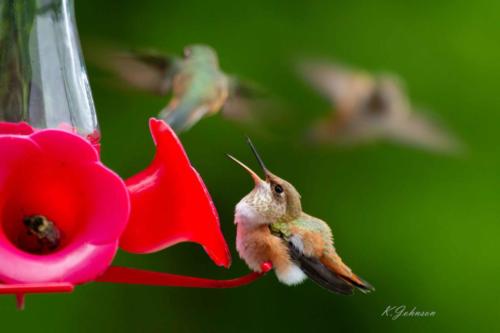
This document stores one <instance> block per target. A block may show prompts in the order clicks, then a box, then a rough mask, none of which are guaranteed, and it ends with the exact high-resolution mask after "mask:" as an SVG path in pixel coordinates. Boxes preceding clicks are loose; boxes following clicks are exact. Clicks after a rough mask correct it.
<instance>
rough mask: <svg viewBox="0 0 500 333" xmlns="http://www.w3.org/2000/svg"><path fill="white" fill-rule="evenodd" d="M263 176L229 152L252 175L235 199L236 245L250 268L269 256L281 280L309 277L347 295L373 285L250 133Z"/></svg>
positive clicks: (290, 281) (292, 282) (256, 268)
mask: <svg viewBox="0 0 500 333" xmlns="http://www.w3.org/2000/svg"><path fill="white" fill-rule="evenodd" d="M248 143H249V145H250V147H251V148H252V151H253V153H254V154H255V157H256V158H257V161H258V162H259V164H260V167H261V168H262V170H263V171H264V174H265V179H264V180H263V179H261V178H260V177H259V176H258V175H257V174H256V173H255V172H254V171H252V170H251V169H250V168H249V167H247V166H246V165H245V164H243V163H242V162H240V161H239V160H237V159H236V158H234V157H232V156H231V155H228V156H229V157H230V158H231V159H232V160H234V161H235V162H236V163H238V164H239V165H240V166H241V167H243V168H244V169H245V170H246V171H247V172H248V173H249V174H250V176H251V177H252V179H253V181H254V183H255V187H254V189H253V190H252V191H251V192H250V193H249V194H248V195H247V196H245V197H244V198H243V199H242V200H241V201H240V202H239V203H238V204H237V205H236V211H235V224H236V228H237V238H236V248H237V250H238V253H239V255H240V257H241V258H242V259H243V260H244V261H245V262H246V263H247V265H248V266H249V267H250V269H252V270H253V271H256V272H260V267H261V265H262V264H263V263H264V262H267V261H270V262H272V264H273V267H274V269H275V273H276V276H277V278H278V280H279V281H281V282H282V283H284V284H286V285H295V284H299V283H301V282H302V281H304V280H305V279H306V277H309V278H310V279H311V280H313V281H314V282H316V283H318V284H319V285H320V286H322V287H324V288H326V289H328V290H329V291H332V292H336V293H339V294H343V295H350V294H352V293H353V290H354V288H357V289H359V290H361V291H362V292H365V293H366V292H370V291H373V290H374V288H373V287H372V286H371V285H370V284H369V283H368V282H366V281H364V280H363V279H361V278H360V277H358V276H357V275H356V274H354V273H353V272H352V271H351V269H350V268H349V267H348V266H347V265H345V264H344V263H343V262H342V259H341V258H340V257H339V255H338V254H337V252H336V250H335V247H334V245H333V236H332V232H331V230H330V227H329V226H328V224H326V223H325V222H323V221H322V220H320V219H317V218H315V217H313V216H310V215H308V214H306V213H304V212H303V211H302V206H301V197H300V194H299V193H298V192H297V190H296V189H295V187H293V185H292V184H290V183H289V182H287V181H286V180H284V179H281V178H279V177H278V176H276V175H274V174H273V173H271V172H270V171H269V170H268V169H267V168H266V167H265V165H264V163H263V161H262V159H261V158H260V156H259V154H258V153H257V150H256V149H255V147H254V146H253V144H252V142H251V141H250V139H248Z"/></svg>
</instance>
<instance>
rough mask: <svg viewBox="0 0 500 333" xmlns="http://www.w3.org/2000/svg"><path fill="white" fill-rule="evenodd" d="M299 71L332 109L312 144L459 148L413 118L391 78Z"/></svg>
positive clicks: (337, 69) (318, 67) (325, 68)
mask: <svg viewBox="0 0 500 333" xmlns="http://www.w3.org/2000/svg"><path fill="white" fill-rule="evenodd" d="M300 70H301V72H302V74H303V75H304V77H305V78H306V80H307V81H309V82H310V83H311V84H312V85H313V86H314V87H315V88H316V89H317V90H318V91H320V93H321V94H322V95H324V96H325V97H327V98H328V99H329V100H330V102H331V103H332V104H333V105H334V106H335V108H336V112H335V113H332V114H331V115H330V116H329V117H328V118H326V119H323V120H322V121H319V122H318V123H317V124H316V126H314V127H313V129H312V131H311V138H312V139H313V141H316V142H323V143H325V142H335V143H339V144H355V143H360V142H365V141H371V140H376V139H380V138H385V139H389V140H394V141H397V142H400V143H404V144H408V145H413V146H418V147H421V148H427V149H430V150H435V151H441V152H456V151H457V150H458V149H459V148H460V147H459V143H458V141H457V140H456V139H455V138H453V137H452V136H451V135H450V134H449V133H447V132H446V131H445V130H444V129H442V128H440V127H439V126H438V125H437V124H436V123H435V122H433V121H432V120H431V119H430V118H429V117H428V116H426V115H425V114H422V113H419V112H415V109H414V108H413V107H412V105H411V103H410V101H409V99H408V96H407V94H406V92H405V90H404V88H403V84H402V83H401V81H400V79H399V78H397V77H396V76H394V75H389V74H380V75H376V76H374V75H371V74H369V73H366V72H363V71H359V70H352V69H349V68H347V67H345V66H342V65H339V64H330V63H327V62H306V63H304V64H302V66H301V67H300Z"/></svg>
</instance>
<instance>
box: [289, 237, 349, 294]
mask: <svg viewBox="0 0 500 333" xmlns="http://www.w3.org/2000/svg"><path fill="white" fill-rule="evenodd" d="M288 249H289V252H290V257H291V258H292V260H293V261H294V262H295V263H296V265H297V266H299V267H300V269H301V270H302V271H303V272H304V274H306V275H307V276H308V277H309V278H310V279H311V280H313V281H314V282H316V283H317V284H318V285H320V286H321V287H323V288H325V289H327V290H328V291H331V292H335V293H338V294H341V295H352V293H353V290H354V287H353V286H352V285H351V284H349V283H347V282H346V281H345V280H343V279H342V278H340V277H338V276H337V275H336V274H334V273H332V272H331V271H330V270H329V269H328V268H327V267H326V266H325V265H324V264H322V263H321V262H320V261H319V260H318V259H317V258H313V257H308V256H306V255H304V253H302V252H301V251H300V250H299V249H298V248H297V247H295V246H294V245H293V244H292V242H288Z"/></svg>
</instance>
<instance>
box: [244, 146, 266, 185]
mask: <svg viewBox="0 0 500 333" xmlns="http://www.w3.org/2000/svg"><path fill="white" fill-rule="evenodd" d="M247 143H248V145H249V146H250V148H251V149H252V152H253V154H254V155H255V158H256V159H257V162H259V165H260V167H261V168H262V171H264V174H265V175H266V179H267V177H268V175H269V170H268V169H267V168H266V165H265V164H264V161H263V160H262V157H260V155H259V152H258V151H257V149H256V148H255V146H254V145H253V143H252V140H250V138H249V137H247Z"/></svg>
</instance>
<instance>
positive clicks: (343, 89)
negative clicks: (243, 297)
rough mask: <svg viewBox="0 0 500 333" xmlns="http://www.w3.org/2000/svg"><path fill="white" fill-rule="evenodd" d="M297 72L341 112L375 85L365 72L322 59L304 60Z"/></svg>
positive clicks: (354, 104)
mask: <svg viewBox="0 0 500 333" xmlns="http://www.w3.org/2000/svg"><path fill="white" fill-rule="evenodd" d="M299 72H300V73H301V74H302V76H303V77H304V79H305V80H306V81H307V82H309V84H311V85H312V86H313V87H314V88H315V89H316V90H318V91H319V92H320V94H322V95H323V96H325V97H326V98H328V99H329V100H330V101H331V103H332V104H335V106H337V107H338V108H339V111H341V112H342V111H345V110H346V109H349V108H354V107H355V106H356V105H357V104H358V103H359V102H360V101H362V100H364V98H365V97H366V96H368V95H369V94H370V93H371V91H372V89H373V87H374V85H375V82H374V79H373V77H372V76H370V75H369V74H367V73H364V72H360V71H355V70H351V69H348V68H347V67H344V66H342V65H339V64H333V63H327V62H324V61H308V62H304V63H302V65H300V66H299Z"/></svg>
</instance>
